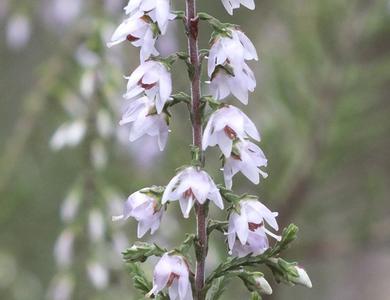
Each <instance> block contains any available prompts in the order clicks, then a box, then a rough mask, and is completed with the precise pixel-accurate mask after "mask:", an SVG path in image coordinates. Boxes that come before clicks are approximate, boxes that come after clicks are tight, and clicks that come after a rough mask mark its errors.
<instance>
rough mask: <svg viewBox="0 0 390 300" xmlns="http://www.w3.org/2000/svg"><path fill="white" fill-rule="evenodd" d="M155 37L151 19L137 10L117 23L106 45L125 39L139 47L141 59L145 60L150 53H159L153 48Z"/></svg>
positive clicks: (112, 44) (115, 43) (109, 45)
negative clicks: (120, 22) (117, 25)
mask: <svg viewBox="0 0 390 300" xmlns="http://www.w3.org/2000/svg"><path fill="white" fill-rule="evenodd" d="M156 38H157V37H156V34H155V33H154V31H153V23H152V21H151V19H150V18H149V17H148V16H145V15H143V13H142V12H138V13H136V14H134V15H132V16H131V17H129V18H127V19H126V20H124V21H123V22H122V24H120V25H119V27H118V28H117V29H116V30H115V32H114V34H113V35H112V37H111V41H110V42H109V43H107V46H108V47H112V46H114V45H117V44H119V43H122V42H124V41H126V40H127V41H129V42H131V43H132V44H133V45H134V46H135V47H140V48H141V53H140V57H141V61H145V60H146V59H148V58H149V57H150V56H151V55H158V54H159V53H158V51H157V50H156V48H155V43H156Z"/></svg>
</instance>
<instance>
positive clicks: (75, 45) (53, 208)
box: [0, 0, 390, 300]
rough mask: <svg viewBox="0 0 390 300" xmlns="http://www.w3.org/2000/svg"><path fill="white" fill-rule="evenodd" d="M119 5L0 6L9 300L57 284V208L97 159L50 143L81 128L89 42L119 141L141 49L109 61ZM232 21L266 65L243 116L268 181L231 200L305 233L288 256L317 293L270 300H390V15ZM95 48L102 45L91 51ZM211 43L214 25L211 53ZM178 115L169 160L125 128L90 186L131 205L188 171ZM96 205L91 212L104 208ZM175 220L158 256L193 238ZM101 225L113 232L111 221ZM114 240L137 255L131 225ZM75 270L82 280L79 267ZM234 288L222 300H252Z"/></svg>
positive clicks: (296, 10)
mask: <svg viewBox="0 0 390 300" xmlns="http://www.w3.org/2000/svg"><path fill="white" fill-rule="evenodd" d="M61 2H62V4H61ZM182 2H183V1H175V8H177V9H182V8H183V7H182V6H183V3H182ZM64 3H65V6H64ZM61 5H62V6H61ZM122 6H124V1H120V0H117V1H112V0H111V1H95V0H91V1H78V0H68V1H65V2H64V1H61V0H51V1H49V0H39V1H27V0H21V1H8V0H2V1H1V2H0V24H1V26H0V37H1V40H2V41H3V42H2V43H1V44H0V57H1V58H0V61H1V68H0V89H1V110H0V128H1V129H0V205H1V209H0V228H1V231H0V298H1V299H16V300H19V299H20V300H23V299H29V300H32V299H44V297H45V296H46V295H47V289H48V287H49V285H50V282H51V281H52V278H53V276H54V275H55V273H56V272H57V271H56V265H55V262H54V259H53V258H52V257H53V245H54V243H55V241H56V239H57V236H58V235H59V234H60V232H61V231H62V229H63V228H64V224H63V223H62V222H61V219H60V217H59V210H60V207H61V203H62V202H63V200H64V198H66V195H67V194H68V192H69V190H70V189H71V188H72V186H73V185H74V183H75V180H76V178H78V177H79V176H80V175H81V174H83V172H85V170H86V168H87V167H88V163H87V161H88V160H89V157H88V153H89V152H88V147H89V146H90V145H89V144H88V143H86V142H85V141H84V142H82V143H81V144H80V145H78V147H73V148H72V147H66V148H64V149H62V150H61V151H53V149H51V147H50V140H51V138H52V135H53V133H54V132H55V131H56V129H57V128H58V127H59V126H60V125H61V124H63V123H64V122H67V121H69V119H70V118H74V115H70V114H69V112H67V111H66V109H64V107H66V106H67V105H71V106H72V105H73V104H72V103H73V102H69V101H70V100H69V99H74V98H76V99H78V98H79V96H77V95H78V94H79V93H80V80H81V81H82V78H83V76H84V75H85V74H84V73H85V70H84V69H83V68H82V67H80V65H78V64H77V63H76V61H77V60H75V58H74V57H75V53H77V51H76V50H77V49H79V47H80V45H84V44H88V43H91V41H92V43H95V45H94V46H90V49H93V51H96V53H98V54H99V55H100V56H101V57H102V58H103V59H102V60H101V63H100V65H99V67H98V70H99V72H100V73H101V74H103V76H102V78H103V80H102V82H101V86H100V89H101V90H102V93H103V94H104V96H102V98H103V99H104V100H105V101H106V102H104V103H105V104H99V105H102V106H104V107H105V108H106V109H107V111H109V113H110V116H111V120H112V124H113V126H115V127H116V124H117V121H118V118H119V117H118V115H117V111H118V110H119V109H118V108H119V107H120V106H121V103H122V102H123V100H122V99H121V94H122V93H123V86H124V80H123V79H122V77H121V76H122V74H126V75H128V74H129V73H130V71H131V70H133V69H134V67H135V66H136V65H137V64H138V56H137V49H134V48H132V47H131V46H130V45H125V46H123V47H121V49H120V50H110V51H108V50H106V49H105V48H104V45H103V44H102V45H100V44H99V41H101V43H103V42H104V40H108V35H109V34H110V33H111V32H112V29H113V28H114V27H113V26H114V24H118V23H119V21H120V20H121V18H122V11H121V7H122ZM199 9H200V10H201V11H207V12H209V13H211V14H213V15H215V16H217V17H219V18H220V19H221V20H225V21H229V22H230V21H231V18H230V17H229V16H228V15H227V14H226V12H225V11H224V10H223V9H222V5H221V3H220V1H216V0H215V1H203V0H200V1H199ZM18 18H19V19H18ZM20 18H22V21H20ZM15 20H16V21H15ZM23 22H24V23H23ZM232 22H235V23H237V24H240V25H241V26H242V28H243V30H245V31H246V33H247V34H248V36H249V37H251V38H252V40H253V41H254V43H255V44H256V46H257V48H258V49H259V52H260V63H259V64H252V65H251V66H252V67H254V68H255V72H256V74H257V78H258V86H259V88H258V89H257V90H256V93H255V94H253V95H252V97H251V102H250V106H248V108H249V110H247V111H249V115H250V116H251V117H252V119H253V120H254V121H255V123H256V124H257V125H258V126H259V127H260V130H261V131H262V135H263V137H262V140H263V142H262V148H263V149H264V151H265V153H266V155H267V157H268V159H269V167H268V172H269V173H270V175H271V176H270V177H269V179H267V180H265V181H263V183H262V184H260V186H258V187H253V186H252V185H250V184H248V183H247V182H246V180H245V179H244V180H242V181H241V180H240V183H237V184H236V186H239V187H240V190H239V191H238V192H244V191H249V192H250V193H257V194H259V195H260V199H262V201H264V202H265V203H266V204H267V205H268V206H269V207H270V208H273V210H276V211H279V212H280V222H281V223H283V224H284V225H286V224H287V223H289V222H294V223H296V224H297V225H298V226H299V227H300V233H299V238H298V241H297V242H296V244H295V247H293V250H292V251H290V252H288V255H289V258H290V259H297V260H299V261H300V262H301V263H302V264H303V265H304V266H305V267H306V269H307V271H308V272H309V274H310V276H311V279H312V282H313V285H314V286H313V289H311V290H308V289H304V288H299V287H298V288H294V289H289V288H285V287H283V286H280V287H274V291H275V294H274V295H273V296H272V297H264V298H265V299H300V298H301V297H302V298H303V297H305V298H306V299H318V300H321V299H343V300H348V299H367V298H368V297H371V298H374V299H387V298H388V297H389V296H388V295H389V294H390V290H389V285H388V278H389V277H390V273H389V270H390V254H389V253H390V251H389V250H390V218H389V214H390V205H389V201H388V200H389V195H390V190H389V176H390V158H389V146H390V117H389V116H390V105H389V85H390V52H389V51H390V41H389V39H388V36H389V34H390V3H389V2H388V1H387V0H373V1H363V0H324V1H309V0H296V1H271V0H257V9H256V11H254V12H252V11H248V10H246V9H240V10H238V11H237V12H236V14H235V15H234V17H233V21H232ZM15 23H16V25H15ZM172 30H173V31H174V32H175V34H172V35H169V36H167V37H165V38H164V40H163V41H161V43H160V48H161V49H162V52H164V51H166V52H169V51H172V50H178V49H180V48H183V47H184V46H185V41H184V34H183V30H182V27H181V24H180V23H177V24H176V25H173V26H172ZM106 31H107V32H106ZM100 35H102V36H103V38H102V39H100V37H97V38H94V36H95V37H96V36H100ZM208 38H209V31H208V29H207V27H206V26H205V27H204V28H203V31H202V33H201V39H202V47H204V48H206V47H207V41H208ZM89 45H90V44H89ZM99 45H100V46H99ZM101 46H103V47H102V49H99V48H100V47H101ZM103 48H104V49H103ZM177 67H178V68H177V69H176V71H175V75H174V76H175V87H176V89H177V90H183V89H186V86H185V84H186V81H185V76H183V74H185V73H184V72H185V71H184V67H182V66H180V65H179V64H178V66H177ZM70 94H71V96H69V95H70ZM75 95H76V96H75ZM93 99H95V98H93ZM107 103H108V104H107ZM87 104H88V103H87ZM87 106H88V107H90V104H88V105H87ZM73 108H74V107H73ZM173 115H174V118H173V121H172V130H173V132H174V134H171V136H170V139H169V142H168V149H167V151H166V152H164V153H159V152H158V151H156V149H155V146H154V145H153V143H150V141H148V140H144V141H141V142H139V143H136V144H135V145H130V143H129V142H127V141H126V132H125V131H126V130H123V129H122V130H119V129H117V128H115V129H114V130H113V132H117V131H119V134H111V135H109V136H108V137H106V138H104V139H103V138H101V140H102V143H103V144H104V149H105V150H106V152H107V161H108V163H107V165H106V167H105V168H103V169H101V170H98V171H94V172H93V174H92V175H90V176H93V177H94V178H95V177H96V178H99V180H100V179H101V178H103V179H104V182H105V184H104V188H107V189H115V191H116V192H115V193H116V194H118V195H119V197H121V199H123V200H124V199H125V197H126V196H127V195H129V194H130V193H132V192H133V191H135V190H138V189H140V188H142V187H144V186H149V185H151V184H158V185H165V184H166V183H167V182H168V180H169V179H170V178H171V177H172V175H173V173H174V169H175V168H177V167H179V166H181V165H182V164H183V163H186V162H188V160H189V151H188V147H186V146H187V145H189V144H190V143H191V138H190V127H189V122H188V120H187V119H188V116H187V114H186V112H185V111H184V110H181V109H175V111H174V114H173ZM123 131H124V132H123ZM123 136H124V138H123ZM86 153H87V156H86ZM216 157H217V156H216V152H213V151H210V152H209V153H208V155H207V159H208V161H207V163H208V170H209V171H210V172H214V174H213V175H214V176H215V178H216V181H218V182H221V179H222V178H221V176H220V174H219V173H218V172H216V171H215V170H218V168H219V162H218V160H217V158H216ZM213 170H214V171H213ZM241 179H242V178H241ZM99 182H100V181H99ZM99 197H101V196H99V195H98V194H96V199H92V200H90V201H97V202H99V201H101V200H99ZM92 198H93V197H92ZM93 206H94V204H93V202H92V204H91V206H90V207H89V206H86V207H85V208H84V209H85V211H86V212H88V209H90V208H91V207H93ZM175 209H176V208H173V206H171V207H170V210H169V217H165V220H164V222H163V225H162V227H161V229H160V230H159V231H158V233H156V235H155V236H154V237H153V238H155V239H157V240H158V241H159V243H160V244H161V245H162V246H164V247H169V248H172V247H175V246H176V245H177V243H178V242H179V241H181V240H182V239H183V237H184V232H185V231H190V230H192V228H194V226H193V225H194V224H193V222H194V220H193V219H190V220H183V219H182V218H178V219H177V220H176V214H178V213H179V212H178V210H175ZM212 213H214V214H218V212H217V211H213V212H212ZM103 214H104V218H105V221H106V224H108V225H107V226H112V225H110V224H111V221H110V219H111V211H109V210H104V211H103ZM178 220H180V225H179V224H178V222H179V221H178ZM110 230H111V229H110ZM112 230H113V231H116V230H117V231H118V230H125V231H126V234H127V238H128V244H129V245H130V244H132V243H133V242H134V241H135V223H134V222H126V223H124V224H123V225H122V226H121V225H118V226H116V225H114V228H113V229H112ZM86 235H87V234H86ZM214 236H215V237H216V242H215V243H213V245H212V246H211V248H210V255H209V259H208V264H209V267H210V269H211V268H212V266H215V265H216V264H217V263H218V261H219V260H220V259H221V258H223V257H224V256H225V255H226V249H225V248H226V247H225V245H224V241H223V238H222V237H218V236H217V235H214ZM148 239H149V238H148ZM88 247H90V244H89V243H88V241H87V240H81V242H79V243H78V244H77V249H76V252H75V257H76V258H77V259H76V261H77V263H78V264H79V265H82V264H83V263H85V262H83V259H84V260H85V258H83V257H82V255H79V253H86V251H87V250H86V249H87V248H88ZM92 251H94V250H92ZM116 253H117V255H118V258H119V257H120V253H118V252H116ZM148 264H149V263H148ZM152 264H153V261H152V262H151V263H150V265H152ZM74 272H76V274H77V275H76V276H77V278H79V279H80V281H83V278H84V277H85V276H86V274H84V273H85V271H84V269H83V268H82V267H80V268H76V270H75V271H74ZM148 272H150V270H149V271H148ZM127 276H128V275H127V272H126V268H125V266H124V265H122V264H119V265H118V266H117V267H116V269H115V272H114V273H112V274H111V276H110V284H109V288H107V289H105V290H104V291H96V290H94V289H93V288H91V287H89V286H88V283H85V289H84V292H83V294H82V295H83V296H82V297H81V296H80V294H76V295H78V296H75V297H76V298H75V299H126V298H127V299H133V298H135V297H136V296H134V297H133V296H131V295H132V294H131V293H133V292H134V291H133V289H132V284H131V281H130V278H128V277H127ZM235 283H237V284H238V281H237V282H235V281H233V286H231V287H229V288H228V290H229V293H227V294H226V295H229V298H228V296H225V298H224V299H237V298H238V297H246V295H247V294H246V292H245V290H244V288H241V287H240V288H234V284H235ZM274 285H276V284H274ZM237 286H239V285H237Z"/></svg>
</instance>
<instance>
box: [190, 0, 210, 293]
mask: <svg viewBox="0 0 390 300" xmlns="http://www.w3.org/2000/svg"><path fill="white" fill-rule="evenodd" d="M198 25H199V17H198V16H197V9H196V0H186V27H187V39H188V52H189V56H190V62H191V65H192V66H193V74H192V78H190V79H191V109H192V111H191V119H192V136H193V144H194V145H195V146H196V147H198V148H199V149H200V150H199V151H201V149H202V113H201V101H200V99H201V94H200V71H201V65H200V59H199V46H198V35H199V27H198ZM199 159H200V164H201V165H203V164H204V156H203V152H202V151H201V152H200V157H199ZM206 206H207V203H205V204H199V203H196V207H195V210H196V226H197V241H196V248H197V249H196V253H197V255H196V273H195V297H196V299H198V300H203V299H205V295H204V294H203V293H202V291H203V287H204V280H205V263H206V257H207V248H208V240H207V211H208V209H207V207H206Z"/></svg>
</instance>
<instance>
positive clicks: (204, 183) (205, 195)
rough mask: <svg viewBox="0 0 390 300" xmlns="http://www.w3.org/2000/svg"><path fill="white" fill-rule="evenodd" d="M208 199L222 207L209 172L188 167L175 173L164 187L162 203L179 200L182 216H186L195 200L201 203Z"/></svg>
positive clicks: (217, 190) (220, 198) (219, 195)
mask: <svg viewBox="0 0 390 300" xmlns="http://www.w3.org/2000/svg"><path fill="white" fill-rule="evenodd" d="M207 199H209V200H210V201H213V202H214V204H215V205H216V206H218V207H219V208H220V209H223V201H222V197H221V194H220V193H219V189H218V188H217V186H216V185H215V183H214V181H213V180H212V179H211V177H210V176H209V174H207V173H206V172H205V171H202V170H200V169H198V168H195V167H188V168H186V169H184V170H183V171H181V172H180V173H179V174H177V175H176V176H175V177H173V178H172V180H171V181H170V182H169V184H168V185H167V187H166V188H165V191H164V195H163V197H162V204H164V203H166V202H167V201H177V200H179V203H180V208H181V211H182V213H183V216H184V218H188V216H189V213H190V211H191V208H192V206H193V205H194V203H195V201H198V203H200V204H203V203H205V202H206V200H207Z"/></svg>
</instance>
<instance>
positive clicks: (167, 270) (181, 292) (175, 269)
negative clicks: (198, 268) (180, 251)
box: [147, 253, 193, 300]
mask: <svg viewBox="0 0 390 300" xmlns="http://www.w3.org/2000/svg"><path fill="white" fill-rule="evenodd" d="M165 287H166V288H168V292H169V299H170V300H176V299H179V300H192V299H193V298H192V290H191V283H190V280H189V268H188V264H187V262H186V261H185V260H184V258H183V257H181V256H179V255H169V254H168V253H166V254H164V255H163V256H162V257H161V259H160V260H159V262H158V263H157V265H156V266H155V268H154V273H153V288H152V290H151V291H150V292H149V293H148V295H147V297H150V296H151V295H152V294H154V295H156V294H158V293H159V292H160V291H162V290H163V289H164V288H165Z"/></svg>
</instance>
